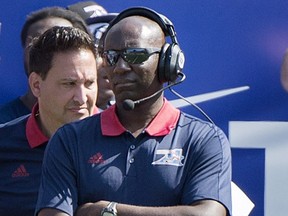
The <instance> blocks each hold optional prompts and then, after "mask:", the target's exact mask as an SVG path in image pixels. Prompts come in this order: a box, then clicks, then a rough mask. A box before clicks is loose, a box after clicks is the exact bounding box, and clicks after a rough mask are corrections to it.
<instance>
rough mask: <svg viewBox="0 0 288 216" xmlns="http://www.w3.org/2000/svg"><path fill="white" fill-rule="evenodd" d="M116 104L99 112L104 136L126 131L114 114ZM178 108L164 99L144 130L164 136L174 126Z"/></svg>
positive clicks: (178, 112) (177, 116) (178, 113)
mask: <svg viewBox="0 0 288 216" xmlns="http://www.w3.org/2000/svg"><path fill="white" fill-rule="evenodd" d="M115 111H116V105H113V106H111V107H109V108H108V109H106V110H105V111H103V112H102V113H101V130H102V134H103V135H106V136H118V135H120V134H122V133H124V132H125V131H126V129H125V128H124V127H123V125H122V124H121V123H120V121H119V119H118V117H117V115H116V112H115ZM179 115H180V110H178V109H176V108H175V107H173V106H172V105H171V104H170V103H169V102H168V101H167V100H166V99H164V104H163V106H162V108H161V109H160V111H159V113H158V114H157V115H156V116H155V118H154V119H153V120H152V122H150V124H149V125H148V127H147V128H146V129H145V131H146V132H147V133H148V134H149V135H150V136H164V135H167V134H169V133H170V131H171V130H173V129H174V128H175V127H176V124H177V121H178V119H179Z"/></svg>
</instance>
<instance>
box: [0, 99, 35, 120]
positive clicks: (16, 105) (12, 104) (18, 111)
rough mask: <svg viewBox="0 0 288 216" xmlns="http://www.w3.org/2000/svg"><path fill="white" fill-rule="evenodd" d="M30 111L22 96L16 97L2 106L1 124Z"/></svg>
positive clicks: (0, 111)
mask: <svg viewBox="0 0 288 216" xmlns="http://www.w3.org/2000/svg"><path fill="white" fill-rule="evenodd" d="M29 113H30V110H29V109H28V108H27V107H26V106H25V105H24V103H23V102H22V101H21V100H20V98H19V97H18V98H15V99H14V100H12V101H9V102H8V103H6V104H3V105H1V106H0V124H2V123H5V122H8V121H11V120H13V119H16V118H18V117H20V116H24V115H27V114H29Z"/></svg>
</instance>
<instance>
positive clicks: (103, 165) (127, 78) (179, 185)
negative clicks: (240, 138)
mask: <svg viewBox="0 0 288 216" xmlns="http://www.w3.org/2000/svg"><path fill="white" fill-rule="evenodd" d="M165 36H167V37H168V36H169V37H170V39H171V41H172V42H171V43H168V42H166V39H165V38H166V37H165ZM103 56H104V59H105V64H106V65H107V67H106V71H107V75H108V78H109V81H110V83H111V86H112V90H113V92H114V94H115V99H116V104H115V105H113V106H111V107H109V108H108V109H106V110H104V111H103V112H101V113H100V114H97V115H94V116H93V117H91V118H86V119H84V120H82V121H78V122H74V123H71V124H67V125H65V126H63V127H61V128H60V129H59V130H58V131H57V132H56V133H55V134H54V136H53V137H52V139H51V140H50V142H49V145H48V147H47V149H46V154H45V158H44V160H43V173H42V179H41V185H40V189H39V197H38V202H37V208H36V215H38V216H68V215H69V216H72V215H77V216H84V215H85V216H93V215H101V216H117V215H121V216H132V215H133V216H175V215H177V216H187V215H197V216H204V215H205V216H207V215H209V216H212V215H213V216H227V215H231V152H230V145H229V142H228V140H227V137H226V136H225V134H224V133H223V131H222V130H221V129H219V128H218V127H217V126H216V125H215V124H213V123H212V122H206V121H203V120H201V119H198V118H196V117H194V116H191V115H188V114H187V113H184V112H182V111H180V110H178V109H176V108H174V107H173V106H172V105H171V104H170V103H169V102H168V101H167V99H165V97H164V94H163V93H162V92H163V88H164V83H167V82H168V83H177V82H178V83H179V82H181V80H182V81H183V77H184V74H183V73H182V69H183V65H184V54H183V53H182V51H181V49H180V47H179V44H178V42H177V39H176V32H175V31H174V27H173V24H172V23H171V21H170V20H168V18H166V17H164V16H163V15H160V14H158V13H156V12H155V11H153V10H151V9H148V8H141V7H136V8H129V9H127V10H124V11H122V12H121V13H120V14H119V15H118V16H117V17H116V18H115V19H114V20H113V21H112V22H111V23H110V24H109V27H108V29H107V31H106V34H105V41H104V53H103ZM180 77H182V78H181V80H180V81H179V80H178V79H177V78H180Z"/></svg>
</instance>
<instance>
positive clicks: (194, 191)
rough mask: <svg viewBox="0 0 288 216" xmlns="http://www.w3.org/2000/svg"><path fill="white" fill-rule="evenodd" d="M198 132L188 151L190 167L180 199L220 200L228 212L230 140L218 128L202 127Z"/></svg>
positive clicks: (188, 200) (186, 200)
mask: <svg viewBox="0 0 288 216" xmlns="http://www.w3.org/2000/svg"><path fill="white" fill-rule="evenodd" d="M198 135H199V136H198V139H197V140H198V141H197V145H196V146H194V147H193V148H191V149H190V151H191V152H190V153H191V154H190V153H189V154H190V155H189V159H188V160H190V161H189V162H188V163H190V166H189V167H190V170H189V171H188V176H187V182H186V184H185V188H184V190H183V191H184V195H183V200H182V202H183V203H186V204H189V203H191V202H195V201H197V200H203V199H212V200H216V201H218V202H220V203H222V204H223V205H224V206H225V207H226V208H227V209H228V211H229V212H230V214H231V208H232V207H231V206H232V201H231V148H230V143H229V141H228V139H227V137H226V135H225V134H224V133H223V131H222V130H220V129H219V128H217V127H213V128H212V129H210V130H205V129H204V130H201V131H199V134H198ZM194 141H195V140H194Z"/></svg>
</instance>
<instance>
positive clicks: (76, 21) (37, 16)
mask: <svg viewBox="0 0 288 216" xmlns="http://www.w3.org/2000/svg"><path fill="white" fill-rule="evenodd" d="M52 17H57V18H63V19H66V20H68V21H69V22H71V23H72V26H73V27H76V28H79V29H81V30H83V31H85V32H86V33H89V30H88V29H87V26H86V23H85V21H84V20H83V19H82V18H81V16H79V15H78V14H77V13H75V12H73V11H70V10H67V9H65V8H62V7H45V8H42V9H40V10H37V11H34V12H32V13H30V14H29V15H28V16H27V18H26V22H25V24H24V25H23V27H22V30H21V44H22V47H25V41H26V38H27V37H28V31H29V28H30V27H31V25H33V24H34V23H36V22H38V21H39V20H43V19H46V18H52Z"/></svg>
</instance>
